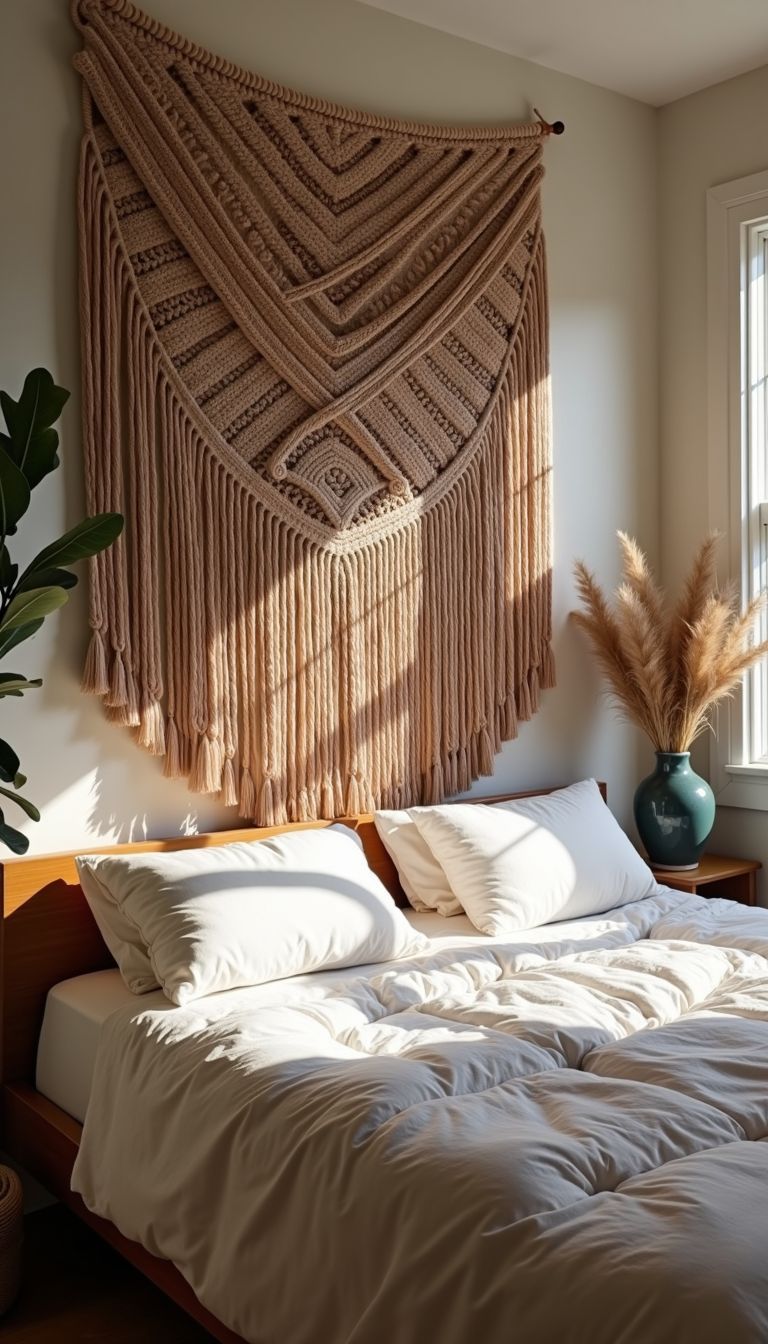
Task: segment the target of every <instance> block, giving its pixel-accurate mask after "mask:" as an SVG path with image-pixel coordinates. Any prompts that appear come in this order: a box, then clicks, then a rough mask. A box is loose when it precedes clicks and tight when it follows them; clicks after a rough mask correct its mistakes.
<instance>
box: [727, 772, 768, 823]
mask: <svg viewBox="0 0 768 1344" xmlns="http://www.w3.org/2000/svg"><path fill="white" fill-rule="evenodd" d="M723 773H724V775H725V777H726V782H725V784H724V785H723V787H722V788H721V789H718V790H717V804H718V807H743V808H747V809H749V810H751V811H757V812H768V761H750V762H749V764H748V765H726V766H724V767H723Z"/></svg>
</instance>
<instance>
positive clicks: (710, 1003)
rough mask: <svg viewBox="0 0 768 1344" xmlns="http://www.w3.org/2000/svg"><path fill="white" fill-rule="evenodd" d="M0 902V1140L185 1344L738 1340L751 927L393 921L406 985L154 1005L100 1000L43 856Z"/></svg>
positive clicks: (659, 910) (766, 1304)
mask: <svg viewBox="0 0 768 1344" xmlns="http://www.w3.org/2000/svg"><path fill="white" fill-rule="evenodd" d="M355 825H356V826H357V828H358V832H359V833H360V835H361V838H362V839H363V843H364V846H365V848H366V853H367V855H368V858H369V860H370V861H371V863H372V865H374V866H378V870H379V872H380V874H381V875H382V876H383V878H384V880H385V882H386V885H387V886H388V889H389V890H390V891H391V892H392V894H393V895H394V896H395V897H396V898H397V899H398V900H399V901H400V903H402V897H401V895H400V893H399V891H398V888H397V882H396V878H395V876H394V873H393V871H392V870H391V867H390V866H389V864H388V859H387V856H386V854H385V853H384V851H383V850H382V848H381V845H380V843H379V842H378V837H377V836H376V832H375V831H374V830H373V827H372V826H371V824H370V819H369V818H357V819H355ZM281 829H282V828H281ZM236 834H237V837H238V838H241V837H242V835H243V833H242V832H239V833H236ZM247 834H248V835H250V836H251V837H253V838H258V837H259V836H261V835H263V834H264V833H263V832H249V833H247ZM227 838H228V837H226V836H216V837H212V838H211V839H212V840H216V841H221V840H225V839H227ZM210 842H211V841H210V840H209V838H208V837H204V838H202V840H198V841H197V843H210ZM174 843H176V844H178V843H179V842H174ZM187 843H189V842H187ZM191 843H195V842H191ZM146 848H152V847H151V846H147V847H146ZM3 899H4V918H3V937H4V947H3V959H4V961H3V964H4V970H5V975H4V992H3V1003H4V1025H3V1041H4V1051H3V1066H4V1115H5V1139H4V1142H5V1144H6V1146H7V1147H8V1148H9V1150H10V1151H11V1153H12V1154H13V1155H15V1156H16V1157H18V1159H19V1160H20V1161H22V1162H23V1163H25V1164H26V1165H27V1166H28V1167H29V1169H30V1170H31V1171H32V1172H33V1173H34V1174H36V1175H38V1176H39V1177H40V1178H41V1179H42V1180H43V1181H45V1182H47V1184H48V1185H49V1186H50V1187H51V1188H52V1189H53V1190H54V1192H55V1193H56V1194H58V1195H59V1196H60V1197H61V1198H63V1199H65V1200H66V1201H67V1202H68V1203H69V1204H70V1205H71V1206H72V1207H74V1208H76V1209H77V1211H78V1212H80V1213H81V1214H82V1215H83V1216H85V1217H86V1218H87V1219H88V1221H90V1222H91V1223H92V1224H93V1225H94V1226H96V1227H97V1229H98V1230H99V1231H101V1232H102V1234H103V1235H105V1236H106V1237H108V1239H109V1240H111V1241H112V1242H113V1243H114V1244H116V1245H117V1246H118V1247H119V1248H120V1249H121V1250H122V1252H123V1253H124V1254H126V1255H127V1256H128V1258H130V1259H131V1260H132V1261H133V1262H134V1263H136V1264H138V1265H139V1267H141V1268H142V1269H144V1271H145V1272H147V1273H148V1274H149V1275H150V1277H152V1278H153V1279H154V1280H155V1281H156V1282H158V1283H160V1284H161V1286H162V1287H164V1288H165V1290H166V1291H167V1292H169V1293H170V1295H171V1296H173V1297H174V1298H175V1300H177V1301H178V1302H180V1303H181V1304H182V1305H184V1306H186V1307H187V1309H188V1310H191V1311H192V1312H193V1314H194V1315H196V1317H197V1319H199V1320H201V1321H203V1323H204V1324H206V1325H207V1327H208V1328H209V1330H210V1331H211V1333H212V1334H213V1335H214V1336H215V1337H216V1338H218V1339H220V1340H233V1339H238V1338H245V1339H247V1340H249V1341H262V1340H264V1341H270V1344H271V1341H273V1340H275V1341H276V1340H280V1341H281V1344H294V1341H295V1344H315V1342H316V1341H321V1340H322V1341H323V1344H326V1341H327V1344H334V1342H335V1341H336V1340H338V1341H345V1344H377V1341H379V1340H383V1339H390V1340H391V1339H397V1340H398V1344H410V1342H411V1341H413V1344H416V1341H420V1340H422V1339H423V1338H425V1337H426V1335H427V1334H430V1335H433V1336H434V1337H435V1338H438V1339H440V1341H441V1344H466V1341H467V1340H468V1339H470V1338H481V1339H483V1340H484V1341H487V1342H488V1344H496V1341H499V1342H500V1341H501V1340H507V1339H508V1338H509V1337H510V1332H513V1333H514V1335H515V1336H516V1337H517V1338H519V1339H521V1340H526V1341H531V1344H534V1342H535V1344H548V1342H549V1341H550V1340H552V1341H554V1340H555V1339H557V1340H568V1339H571V1340H574V1341H577V1340H584V1339H587V1338H588V1339H589V1340H590V1342H591V1344H601V1341H604V1342H605V1344H609V1342H610V1344H616V1342H617V1341H619V1340H621V1341H626V1344H630V1341H631V1344H636V1342H637V1344H639V1342H640V1341H651V1340H652V1341H653V1344H665V1341H669V1344H672V1341H675V1344H684V1342H685V1341H688V1340H690V1341H694V1340H696V1341H708V1340H710V1341H712V1342H713V1344H714V1342H715V1341H718V1344H719V1342H720V1341H724V1340H726V1339H727V1340H729V1341H736V1344H747V1341H752V1340H754V1341H758V1340H764V1339H765V1338H766V1337H768V1267H766V1260H765V1256H764V1244H763V1243H764V1236H765V1231H766V1225H767V1224H768V1216H766V1215H765V1213H764V1210H765V1209H766V1208H768V1144H765V1143H764V1142H762V1140H763V1139H764V1138H765V1137H766V1135H767V1134H768V1087H766V1083H767V1082H768V1065H766V1062H765V1060H766V1052H765V1047H766V1044H768V960H766V958H768V913H767V912H765V911H760V910H748V909H745V908H744V907H741V906H736V905H735V904H733V903H730V902H725V901H711V902H708V901H706V900H705V899H703V898H700V897H696V896H688V895H683V894H681V893H676V892H671V891H668V890H661V889H660V890H659V891H658V893H657V894H655V895H654V896H653V897H652V898H648V899H646V900H644V901H641V902H636V903H630V904H627V905H624V906H623V907H622V908H621V909H620V910H616V911H613V912H608V913H607V914H604V915H600V916H593V917H588V918H583V919H579V920H575V921H570V922H566V923H560V924H550V925H548V926H547V927H546V928H543V929H533V930H528V931H526V932H525V934H523V935H520V936H519V937H516V938H510V937H503V936H499V937H493V938H489V937H487V936H478V935H477V933H476V932H474V931H473V930H472V929H471V927H467V926H466V922H464V923H462V922H461V920H460V919H459V920H457V921H455V920H445V919H442V918H441V917H439V916H437V917H436V916H429V915H426V916H425V915H420V916H416V915H414V916H411V919H412V921H413V922H414V924H415V925H416V926H419V924H420V925H421V928H422V930H424V931H426V932H427V935H428V936H429V938H430V942H429V945H428V947H427V948H426V949H424V950H423V951H421V952H420V953H419V954H418V956H416V957H411V958H406V959H404V960H403V961H400V962H398V963H397V964H394V965H390V964H386V963H385V964H382V963H379V964H377V965H373V966H366V967H355V968H352V969H347V970H344V971H331V972H323V973H321V974H315V975H311V976H302V977H298V978H296V979H293V980H286V981H284V982H283V983H282V984H281V985H280V986H279V987H276V986H275V985H261V986H256V987H253V988H241V989H236V990H232V991H229V992H227V993H223V994H217V995H211V996H209V997H208V998H202V999H199V1000H197V1001H196V1002H193V1003H190V1004H188V1005H186V1006H183V1007H172V1006H171V1005H170V1004H169V1003H168V1002H167V1001H166V1000H165V999H164V996H163V995H162V993H161V992H159V991H155V992H154V993H152V994H148V995H144V996H142V998H141V999H136V998H135V996H131V995H129V994H128V991H127V990H125V988H124V987H123V986H122V984H121V983H118V981H117V979H116V977H117V972H116V971H115V970H114V969H109V967H108V965H107V964H106V963H107V961H108V958H107V957H106V956H105V950H104V948H103V945H102V944H100V941H99V939H98V937H97V936H96V935H95V930H94V927H93V926H92V922H89V920H90V916H89V914H88V910H87V907H86V906H85V904H84V901H83V899H82V897H81V895H80V893H79V889H78V888H77V887H76V886H75V883H74V871H73V867H72V859H71V857H64V858H61V857H60V858H56V859H46V860H27V861H23V860H21V861H18V860H16V861H9V862H7V863H6V864H5V865H4V867H3ZM436 919H437V920H440V923H435V920H436ZM62 981H68V982H69V983H67V984H60V982H62ZM54 985H57V986H58V988H57V989H55V990H54V991H53V993H51V994H50V995H49V994H48V991H49V990H51V989H52V987H53V986H54ZM46 997H47V998H48V1007H47V1008H46V1007H45V1003H46ZM41 1023H42V1024H43V1030H42V1036H41V1039H40V1044H39V1050H38V1036H40V1027H41ZM67 1040H68V1041H69V1042H70V1047H69V1048H71V1043H72V1042H73V1041H75V1042H76V1043H77V1047H76V1051H75V1055H76V1058H77V1060H78V1061H79V1069H78V1068H68V1067H64V1068H62V1067H61V1065H62V1052H63V1051H64V1050H65V1049H66V1048H67V1047H65V1046H64V1044H63V1043H64V1042H65V1041H67ZM97 1050H98V1051H99V1055H98V1061H99V1062H98V1063H96V1062H95V1060H96V1052H97ZM35 1067H37V1070H38V1072H37V1086H35V1074H34V1070H35ZM45 1092H47V1093H48V1096H47V1097H46V1096H45V1095H44V1093H45ZM52 1098H53V1099H52ZM78 1117H81V1118H82V1117H84V1118H85V1128H84V1129H83V1127H82V1125H81V1123H80V1120H79V1119H78ZM180 1145H181V1146H183V1150H184V1157H185V1161H184V1166H183V1169H180V1168H179V1166H178V1163H175V1161H174V1153H177V1152H178V1151H179V1147H180ZM73 1167H74V1185H75V1187H76V1190H77V1191H79V1192H80V1193H79V1194H76V1193H74V1192H73V1191H72V1190H71V1189H70V1180H71V1179H72V1170H73ZM246 1177H247V1178H246ZM81 1196H82V1197H84V1200H85V1202H83V1198H82V1197H81ZM169 1260H172V1261H175V1263H176V1264H177V1265H180V1266H181V1269H182V1270H183V1273H180V1272H179V1271H178V1270H177V1269H176V1268H174V1266H173V1265H172V1264H170V1263H169ZM190 1283H191V1284H193V1285H194V1288H195V1290H196V1291H195V1293H193V1292H192V1291H191V1289H190V1286H189V1285H190ZM202 1304H204V1305H202ZM222 1322H224V1324H222Z"/></svg>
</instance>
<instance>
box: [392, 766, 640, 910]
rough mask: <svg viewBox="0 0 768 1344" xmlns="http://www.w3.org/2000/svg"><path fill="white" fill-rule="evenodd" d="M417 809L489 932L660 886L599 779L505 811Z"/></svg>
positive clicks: (609, 903) (453, 882) (607, 906)
mask: <svg viewBox="0 0 768 1344" xmlns="http://www.w3.org/2000/svg"><path fill="white" fill-rule="evenodd" d="M412 815H413V819H414V821H415V823H416V825H417V827H418V829H419V832H420V834H421V836H422V838H423V839H424V840H425V841H426V843H427V844H428V845H429V847H430V849H431V850H432V852H433V854H434V856H435V858H436V859H437V860H438V861H439V862H440V864H441V865H442V867H443V870H444V872H445V874H446V877H447V878H448V881H449V883H450V886H451V889H452V890H453V892H454V894H455V895H456V896H457V897H458V898H459V899H460V901H461V903H462V905H463V907H464V909H465V911H466V913H467V914H468V915H469V918H470V919H471V920H472V923H473V924H474V925H475V927H476V928H477V929H479V930H480V931H481V933H489V934H503V933H512V932H515V931H517V930H519V929H532V928H535V927H537V925H540V924H550V923H552V922H553V921H554V920H561V919H578V918H579V917H580V916H581V915H591V914H601V913H602V912H603V911H605V910H611V909H613V908H614V907H616V906H619V905H626V904H627V903H628V902H629V901H639V900H642V899H644V897H646V896H651V895H653V894H654V892H656V891H657V890H658V887H657V884H656V880H655V878H654V876H653V873H652V872H651V870H650V868H649V867H648V866H647V864H646V863H644V862H643V860H642V859H641V857H640V855H639V854H638V852H637V850H636V849H635V848H634V846H633V845H632V844H631V843H630V841H629V840H628V838H627V836H626V835H625V834H624V832H623V831H622V830H621V827H620V826H619V825H618V823H617V821H616V820H615V818H614V817H613V815H612V813H611V812H610V811H609V809H608V807H607V806H606V804H605V803H604V802H603V799H602V796H601V794H600V790H599V789H598V787H597V784H596V783H595V781H594V780H593V779H588V780H584V781H583V782H582V783H580V784H572V785H571V786H570V788H567V789H558V790H557V791H556V792H555V793H550V794H547V795H545V796H538V797H535V798H521V799H519V800H518V801H516V802H510V803H506V804H505V805H504V806H503V807H489V806H487V805H483V804H482V803H472V804H462V803H449V804H448V805H447V806H441V807H423V808H416V809H414V811H413V814H412Z"/></svg>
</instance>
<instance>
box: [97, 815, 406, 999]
mask: <svg viewBox="0 0 768 1344" xmlns="http://www.w3.org/2000/svg"><path fill="white" fill-rule="evenodd" d="M77 868H78V873H79V876H80V882H81V885H82V888H83V891H84V893H85V896H86V899H87V901H88V903H89V905H90V907H91V910H92V912H93V915H94V918H95V920H96V923H97V924H98V926H99V928H100V930H101V933H102V936H103V938H104V941H105V943H106V944H107V947H108V948H109V950H110V952H111V953H112V955H113V956H114V958H115V961H116V962H117V964H118V966H119V968H120V971H121V973H122V975H123V978H124V980H125V982H126V984H127V985H128V988H129V989H131V990H133V992H134V993H136V994H143V993H145V992H146V991H148V990H151V989H157V988H158V986H159V987H161V988H162V989H163V990H164V992H165V994H166V995H167V996H168V998H169V999H171V1001H172V1002H173V1003H176V1004H185V1003H189V1002H190V1001H191V1000H192V999H197V998H200V997H202V996H203V995H206V994H213V993H216V992H217V991H220V990H226V989H237V988H239V987H241V986H245V985H259V984H263V983H265V982H267V981H270V980H282V979H285V978H287V977H289V976H294V975H303V974H304V973H305V972H308V971H317V970H322V969H330V968H337V967H342V966H360V965H364V964H366V963H369V962H378V961H392V960H395V959H397V958H399V957H404V956H409V955H410V954H411V953H413V952H418V951H420V950H421V949H422V948H423V947H425V946H426V944H427V940H426V939H425V938H424V937H423V935H422V934H420V933H417V932H416V930H415V929H412V928H411V926H410V925H409V923H408V921H407V919H406V918H405V916H404V915H403V914H402V912H401V911H400V910H398V908H397V906H396V905H395V904H394V902H393V900H392V897H391V896H390V895H389V893H388V891H387V890H386V888H385V887H384V886H383V884H382V883H381V882H380V881H379V879H378V878H377V877H376V875H375V873H373V872H372V871H371V869H370V868H369V866H368V863H367V861H366V858H365V854H364V853H363V849H362V846H361V844H360V841H359V840H358V839H357V837H356V835H355V834H354V832H353V831H351V830H350V829H349V828H348V827H346V826H330V827H325V828H317V829H314V828H313V829H307V830H299V831H291V832H287V833H286V834H284V835H277V836H274V837H273V838H272V839H270V840H256V841H251V842H247V843H245V842H241V843H237V844H233V845H219V846H216V847H214V848H210V849H183V850H177V851H175V852H171V853H165V854H163V853H149V854H131V855H125V856H123V855H110V854H102V855H87V856H84V857H81V858H78V860H77Z"/></svg>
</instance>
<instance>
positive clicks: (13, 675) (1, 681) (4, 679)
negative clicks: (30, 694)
mask: <svg viewBox="0 0 768 1344" xmlns="http://www.w3.org/2000/svg"><path fill="white" fill-rule="evenodd" d="M42 684H43V679H42V677H36V678H35V680H34V681H30V680H29V678H28V677H25V676H22V675H21V674H20V673H18V672H0V696H3V695H23V694H24V692H25V691H31V690H34V688H35V687H37V686H42Z"/></svg>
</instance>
